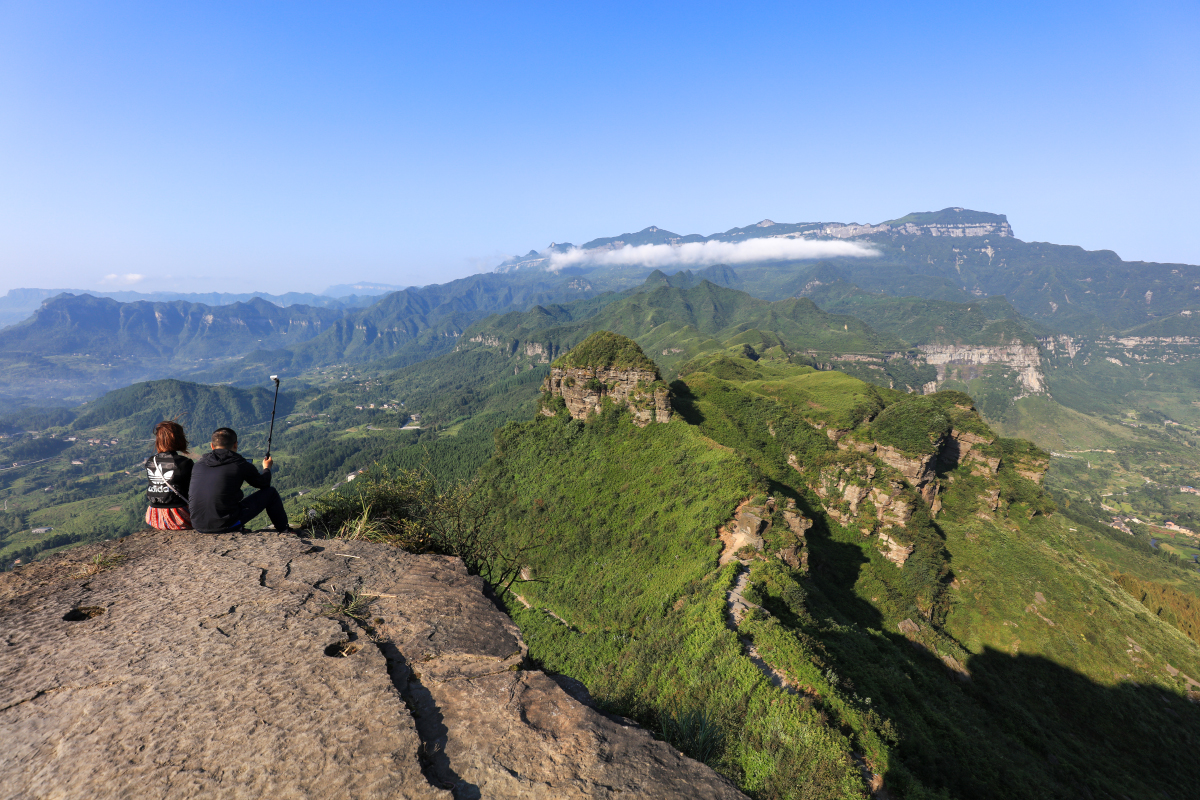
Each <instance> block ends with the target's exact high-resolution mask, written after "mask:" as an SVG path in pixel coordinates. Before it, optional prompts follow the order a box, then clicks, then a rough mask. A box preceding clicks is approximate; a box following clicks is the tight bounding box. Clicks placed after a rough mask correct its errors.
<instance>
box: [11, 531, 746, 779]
mask: <svg viewBox="0 0 1200 800" xmlns="http://www.w3.org/2000/svg"><path fill="white" fill-rule="evenodd" d="M97 557H99V558H100V560H101V563H100V564H97V563H95V559H96V558H97ZM99 567H103V568H102V569H98V568H99ZM97 570H98V571H97ZM88 572H92V573H94V574H85V573H88ZM0 631H2V632H3V634H2V635H3V636H4V643H3V647H2V648H0V737H2V741H3V743H4V744H3V748H2V752H0V798H33V797H37V798H80V797H90V798H100V797H131V798H132V797H163V798H177V797H206V798H208V797H216V798H242V797H245V798H261V797H269V798H271V799H272V800H285V799H286V798H313V797H331V798H332V797H338V798H427V797H428V798H434V797H437V798H451V797H457V798H475V797H488V798H491V797H513V798H560V797H595V798H607V797H664V798H665V797H679V798H684V797H687V798H699V797H710V798H735V797H742V795H741V794H740V793H739V792H738V791H737V790H736V789H735V788H734V787H733V786H732V784H730V783H729V782H727V781H726V780H724V779H723V778H721V777H720V776H719V775H717V774H716V773H715V772H713V771H712V770H711V769H709V768H708V767H707V766H705V765H703V764H700V763H698V762H696V761H693V760H691V759H689V758H687V757H685V756H683V755H682V754H680V753H679V752H678V751H677V750H675V749H674V748H672V747H671V746H669V745H668V744H666V743H664V742H661V741H657V740H655V739H654V738H653V737H652V736H650V734H649V733H648V732H646V731H645V730H643V729H641V728H639V727H638V726H636V725H633V724H632V723H629V722H626V721H624V720H621V719H618V718H613V717H610V716H607V715H604V714H601V713H599V712H597V711H596V710H594V709H593V708H591V707H589V706H588V705H586V704H585V703H582V702H580V699H583V700H586V692H584V691H582V690H581V687H579V686H576V685H573V684H572V682H571V681H570V680H569V679H564V678H562V677H558V678H551V677H550V676H547V675H545V674H544V673H541V672H538V671H534V670H529V669H525V668H524V666H525V659H524V656H525V647H524V644H523V643H522V641H521V639H520V635H519V633H518V631H517V629H516V627H515V626H514V625H513V623H512V621H511V620H510V619H509V618H508V617H507V616H506V615H504V614H503V613H502V612H500V611H499V610H498V609H497V608H496V607H495V606H494V605H493V604H492V603H491V602H490V601H489V600H488V599H487V598H486V597H485V596H484V594H483V584H482V581H480V579H479V578H477V577H471V576H468V575H467V574H466V571H465V570H464V569H463V566H462V564H461V562H459V561H458V560H457V559H451V558H446V557H441V556H414V555H411V554H408V553H405V552H403V551H400V550H397V549H394V548H391V547H388V546H386V545H378V544H370V543H365V542H347V541H341V540H313V541H310V540H301V539H296V538H294V537H291V536H277V535H273V534H222V535H204V534H196V533H192V532H183V533H171V534H160V533H145V534H137V535H134V536H131V537H128V538H126V539H123V540H120V541H118V542H110V543H104V544H100V545H93V546H90V547H86V548H79V549H75V550H71V551H68V552H67V553H65V554H63V555H60V556H58V557H54V558H51V559H48V560H47V561H45V562H40V563H37V564H34V565H31V566H28V567H24V568H22V569H20V570H18V571H16V572H13V573H6V574H4V575H0ZM564 685H565V686H567V688H568V689H570V690H571V691H570V693H568V691H564V689H563V688H561V687H562V686H564ZM577 698H580V699H577Z"/></svg>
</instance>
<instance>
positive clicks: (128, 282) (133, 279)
mask: <svg viewBox="0 0 1200 800" xmlns="http://www.w3.org/2000/svg"><path fill="white" fill-rule="evenodd" d="M144 280H146V276H145V275H141V274H139V273H137V272H127V273H125V274H124V275H117V274H116V273H113V274H111V275H105V276H104V280H103V281H101V283H107V284H115V285H117V286H133V285H134V284H135V283H140V282H141V281H144Z"/></svg>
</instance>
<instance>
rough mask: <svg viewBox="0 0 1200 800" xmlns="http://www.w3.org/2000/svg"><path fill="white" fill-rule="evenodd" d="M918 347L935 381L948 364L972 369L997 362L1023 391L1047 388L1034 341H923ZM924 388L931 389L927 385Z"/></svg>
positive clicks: (943, 377)
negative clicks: (974, 343)
mask: <svg viewBox="0 0 1200 800" xmlns="http://www.w3.org/2000/svg"><path fill="white" fill-rule="evenodd" d="M918 349H919V350H920V351H921V354H922V355H924V356H925V360H926V361H927V362H928V363H929V364H931V365H933V366H935V367H937V382H938V383H941V382H942V381H944V380H946V373H947V367H948V366H961V367H967V368H971V367H982V366H986V365H989V364H999V365H1001V366H1005V367H1008V368H1010V369H1012V370H1013V371H1014V372H1015V373H1016V375H1017V379H1018V381H1019V382H1020V385H1021V388H1022V389H1023V390H1024V391H1025V392H1026V393H1028V394H1041V393H1043V392H1045V391H1046V376H1045V374H1044V373H1043V372H1042V356H1041V351H1040V350H1039V349H1038V346H1037V345H1034V344H1021V343H1019V342H1014V343H1012V344H1007V345H1002V346H998V347H976V346H970V345H954V344H923V345H920V347H919V348H918ZM968 371H969V369H968ZM970 377H974V376H973V375H972V376H970ZM926 388H927V390H929V391H932V389H929V387H926Z"/></svg>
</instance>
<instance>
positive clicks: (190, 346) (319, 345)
mask: <svg viewBox="0 0 1200 800" xmlns="http://www.w3.org/2000/svg"><path fill="white" fill-rule="evenodd" d="M814 254H820V256H819V257H818V256H817V255H814ZM714 258H726V259H727V260H731V261H733V262H735V263H733V264H730V263H725V262H719V263H711V264H710V263H707V262H709V261H712V260H713V259H714ZM656 266H658V267H660V268H659V269H657V271H656ZM648 281H649V282H650V284H651V285H653V284H654V283H655V282H658V283H665V284H666V285H669V286H672V287H674V288H677V289H683V288H689V287H691V286H695V285H699V284H700V283H701V282H703V281H707V282H708V283H709V284H711V285H713V286H715V287H722V288H725V289H736V290H739V291H740V292H745V293H746V294H748V295H750V296H752V297H756V298H760V299H763V300H779V299H786V298H809V299H810V300H811V301H812V302H813V303H815V307H814V310H815V308H820V309H822V310H824V311H827V312H835V313H841V314H848V315H850V317H853V318H856V319H858V320H860V321H861V322H864V323H866V325H867V326H869V327H870V332H869V334H864V335H865V336H866V339H864V340H863V341H864V342H865V341H867V340H870V341H873V342H876V343H878V342H882V341H883V340H884V339H887V340H888V341H890V342H892V344H890V345H888V347H886V348H884V347H882V346H881V345H880V346H875V345H873V347H874V349H875V350H877V351H879V352H885V351H886V352H889V353H892V352H895V353H898V352H901V351H904V350H905V349H906V348H915V347H924V348H930V347H932V348H939V347H940V348H942V351H939V352H937V353H933V352H929V353H926V357H927V358H929V359H932V360H931V361H929V362H928V363H934V362H937V363H938V364H941V365H942V366H940V367H939V371H938V377H937V380H950V379H951V378H952V377H953V379H954V380H959V379H960V378H961V380H962V381H963V382H965V383H969V381H971V380H976V379H978V378H980V377H981V375H982V372H987V371H988V370H983V369H977V368H976V367H982V366H987V365H989V364H993V363H997V362H996V359H999V363H1000V364H1001V366H1002V367H1003V368H1004V369H1008V370H1011V371H1012V374H1011V375H1010V376H1009V377H1008V378H1006V379H1005V380H1004V381H1001V382H1000V383H999V384H996V386H1001V385H1002V386H1003V388H1001V389H997V391H999V392H1000V394H1001V395H1004V396H1006V397H1008V398H1009V400H1011V398H1012V397H1014V396H1017V395H1019V394H1021V393H1022V392H1035V393H1036V392H1040V391H1045V390H1046V385H1045V381H1044V380H1043V378H1042V377H1039V376H1044V374H1045V372H1046V369H1048V368H1049V367H1048V364H1049V361H1048V359H1051V358H1058V359H1061V358H1062V356H1061V354H1060V355H1055V354H1056V353H1060V352H1066V351H1063V348H1064V347H1065V348H1067V350H1068V351H1071V352H1074V353H1076V354H1077V353H1078V352H1079V351H1080V348H1081V347H1082V348H1087V347H1091V346H1092V345H1095V346H1096V348H1097V353H1099V350H1104V349H1106V348H1107V349H1111V346H1110V344H1106V342H1108V340H1109V339H1110V338H1111V337H1115V336H1118V335H1120V336H1126V335H1135V336H1136V337H1140V338H1139V341H1141V340H1142V339H1146V340H1147V341H1149V339H1155V341H1157V339H1162V338H1163V337H1164V336H1166V335H1167V334H1168V333H1169V334H1170V336H1171V337H1175V339H1178V338H1179V337H1183V338H1184V339H1188V341H1185V342H1182V344H1181V343H1180V341H1172V342H1171V343H1169V345H1170V346H1171V347H1172V348H1175V349H1176V350H1178V349H1179V347H1183V348H1184V349H1185V350H1186V349H1188V348H1189V347H1190V346H1191V345H1190V339H1189V337H1195V336H1198V335H1200V330H1194V329H1195V328H1197V327H1198V326H1200V267H1197V266H1193V265H1184V264H1154V263H1144V262H1126V261H1122V260H1121V259H1120V258H1119V257H1118V256H1117V255H1116V254H1115V253H1113V252H1111V251H1105V250H1101V251H1086V250H1083V249H1081V248H1079V247H1073V246H1066V245H1055V244H1047V243H1041V242H1024V241H1022V240H1020V239H1017V238H1016V237H1015V236H1014V234H1013V231H1012V229H1011V227H1010V226H1009V224H1008V220H1007V219H1006V218H1005V217H1004V215H1001V214H991V213H985V212H978V211H971V210H967V209H963V208H957V207H956V208H948V209H943V210H942V211H937V212H922V213H914V214H908V215H905V216H903V217H899V218H897V219H893V220H888V221H886V222H882V223H879V224H866V225H862V224H857V223H836V222H809V223H777V222H774V221H772V220H762V221H761V222H758V223H755V224H753V225H748V226H745V227H742V228H732V229H730V230H728V231H725V232H723V233H717V234H712V235H710V236H701V235H698V234H690V235H680V234H676V233H673V232H671V231H668V230H664V229H662V228H659V227H657V226H650V227H647V228H645V229H643V230H641V231H639V232H637V233H627V234H622V235H620V236H615V237H602V238H597V239H593V240H591V241H589V242H587V243H585V244H584V245H582V246H575V245H573V244H569V243H552V244H551V245H550V246H549V247H547V248H546V249H544V250H542V251H530V252H529V253H527V254H526V255H525V256H521V257H514V258H512V259H508V260H506V261H505V262H504V263H502V264H501V265H499V266H498V267H497V268H496V270H495V271H494V272H491V273H483V274H479V275H474V276H471V277H468V278H463V279H460V280H455V281H450V282H448V283H445V284H433V285H429V286H424V287H410V288H407V289H403V290H401V291H395V292H389V293H387V294H384V295H383V296H382V297H378V296H376V297H366V296H365V293H366V292H378V291H385V290H386V289H387V288H389V287H387V286H385V285H384V284H376V283H368V282H361V283H357V284H345V285H340V286H331V287H329V289H327V290H326V291H327V292H330V293H335V292H341V291H351V290H352V291H354V292H361V293H362V294H351V295H346V296H343V297H340V298H332V297H328V296H325V295H299V294H289V295H264V296H261V298H260V299H259V300H258V301H257V304H256V302H255V301H253V300H236V301H235V302H233V303H229V301H230V300H232V299H233V298H235V297H243V296H240V295H238V296H235V295H228V294H214V295H211V296H210V297H211V299H213V300H214V302H210V303H195V302H191V301H183V300H171V301H168V305H169V304H170V303H181V304H182V306H188V309H186V310H184V309H183V308H182V306H171V307H170V308H168V307H167V306H162V307H159V306H160V304H161V303H162V302H164V301H155V302H150V301H148V300H146V299H144V297H143V296H141V295H137V294H136V293H112V294H114V295H120V296H121V297H131V299H132V302H125V303H122V302H121V301H120V299H121V298H120V297H113V298H105V303H100V302H99V298H96V297H91V296H87V295H81V296H74V297H72V296H71V295H69V294H68V295H63V296H61V297H57V298H45V297H42V296H40V295H39V293H40V292H43V291H48V290H14V291H12V292H10V293H9V296H8V297H6V298H3V299H0V310H2V309H3V307H4V305H5V303H6V302H7V303H8V304H9V306H10V307H15V306H18V305H20V304H21V303H24V304H26V305H28V304H29V303H30V302H34V301H36V303H37V304H39V306H41V307H40V308H38V309H37V310H36V311H35V312H34V315H33V316H32V317H31V318H30V319H29V320H27V321H26V322H24V323H22V324H20V325H17V326H12V327H10V328H7V329H5V330H3V331H0V352H3V353H5V354H6V355H5V356H4V359H5V361H4V366H5V372H4V378H3V379H2V381H0V395H8V396H9V397H10V398H11V397H13V396H16V395H22V394H36V395H38V396H42V397H50V396H56V397H64V396H65V397H78V398H80V399H82V398H83V397H84V396H95V395H96V394H98V393H99V392H101V391H103V390H105V389H108V388H116V387H117V386H121V385H126V384H127V383H129V382H130V381H131V380H140V379H149V378H160V377H172V376H173V377H185V376H186V377H189V378H191V379H194V380H203V381H209V382H235V383H244V382H248V383H255V382H257V381H258V379H259V378H260V377H261V373H263V371H264V370H267V371H268V372H274V373H285V374H291V375H295V374H298V373H299V372H302V371H304V370H306V369H310V368H313V367H317V366H322V365H330V364H337V363H362V362H367V361H377V360H380V359H386V361H385V362H384V363H383V364H382V366H392V367H399V366H403V365H405V364H410V363H414V362H416V361H420V360H423V359H426V358H430V357H432V356H436V355H438V354H440V353H446V352H449V351H450V350H452V349H453V348H454V347H455V346H456V344H457V343H458V339H459V337H460V336H461V335H462V334H463V333H464V332H465V331H466V330H467V329H468V328H470V327H471V326H472V325H475V324H477V323H480V322H481V321H483V320H484V319H485V318H486V317H488V316H489V315H492V314H504V313H507V312H521V313H524V312H527V311H530V310H531V309H536V308H539V307H541V308H543V309H545V308H550V307H552V306H556V305H561V304H565V303H573V302H576V301H579V300H587V301H589V302H591V301H592V300H596V303H591V305H589V306H588V308H589V309H590V311H589V313H597V312H598V310H599V309H600V308H601V307H602V306H603V305H604V304H605V302H608V301H604V300H601V299H600V298H604V297H605V296H606V294H607V293H611V297H609V300H613V299H616V298H617V297H618V296H619V295H621V294H623V293H624V294H628V293H641V292H646V291H648V288H647V282H648ZM298 298H302V299H305V300H310V299H311V300H312V302H304V303H298V304H292V305H288V306H287V307H286V308H280V305H279V304H281V303H284V302H287V301H289V300H293V299H298ZM900 298H905V299H904V300H903V302H897V301H898V300H899V299H900ZM239 303H240V305H239ZM235 306H236V310H234V309H235ZM797 307H799V306H797ZM219 308H220V309H227V310H226V311H223V312H220V313H218V312H217V311H216V309H219ZM1193 311H1195V312H1197V314H1195V315H1193V314H1192V312H1193ZM318 312H319V313H318ZM539 313H541V312H539ZM572 313H574V312H572ZM147 315H149V316H147ZM156 315H165V316H164V318H163V320H160V319H159V318H158V317H157V316H156ZM209 315H211V316H213V318H214V319H226V320H228V321H229V325H225V326H222V325H213V324H205V323H203V322H202V321H203V320H204V318H205V317H206V316H209ZM168 318H169V319H172V320H178V323H177V324H176V323H174V322H172V323H170V324H168V323H167V322H166V321H164V320H166V319H168ZM597 324H600V323H599V321H598V322H597ZM172 325H176V327H172ZM755 327H762V326H758V325H756V326H755ZM767 327H768V328H769V327H770V326H767ZM613 329H614V330H622V329H623V327H622V326H621V325H618V326H617V327H615V328H613ZM713 332H716V331H715V330H714V331H712V332H710V333H713ZM1125 332H1128V334H1126V333H1125ZM1062 336H1066V337H1068V340H1069V341H1070V342H1071V343H1070V344H1065V343H1062V342H1060V343H1059V344H1057V345H1056V344H1054V341H1057V340H1054V341H1052V340H1053V339H1054V337H1062ZM1147 337H1149V339H1147ZM1156 337H1157V338H1156ZM1197 342H1200V338H1197ZM1137 346H1141V345H1137ZM856 347H857V345H856ZM962 347H968V348H976V350H969V351H962V352H960V350H956V349H954V348H962ZM980 347H982V348H984V349H983V350H978V348H980ZM1056 347H1057V348H1058V349H1057V350H1056V349H1055V348H1056ZM946 348H950V349H949V350H947V349H946ZM997 348H999V349H997ZM661 349H662V348H659V350H661ZM668 349H670V348H668ZM803 349H807V350H812V351H813V356H812V358H814V359H817V360H818V361H820V360H821V359H823V358H827V357H828V356H829V355H842V354H844V352H848V351H845V350H843V351H839V352H834V353H824V354H823V353H821V352H819V351H822V350H823V349H824V350H827V349H828V348H827V347H813V346H808V345H805V346H804V348H803ZM853 349H854V348H853V347H852V348H850V350H853ZM868 349H870V348H868ZM1126 349H1128V348H1126ZM1193 349H1194V348H1193ZM835 350H836V348H835ZM1130 352H1131V353H1132V350H1131V351H1130ZM84 354H86V355H84ZM1177 356H1178V357H1183V358H1186V359H1190V358H1191V357H1192V356H1191V354H1190V351H1189V352H1188V353H1186V354H1184V353H1175V354H1174V355H1173V356H1172V357H1177ZM867 357H868V356H866V355H864V354H863V353H859V354H858V355H856V356H855V358H859V359H861V358H867ZM870 358H876V356H870ZM882 358H883V361H881V362H879V363H876V364H875V366H877V367H880V370H878V371H881V372H883V373H884V374H889V375H892V377H891V378H889V379H888V380H891V381H895V380H899V381H900V382H899V384H898V385H910V383H911V381H912V380H915V379H916V375H915V374H913V375H910V374H908V372H906V371H902V372H903V375H901V374H900V373H895V370H894V369H893V367H895V365H896V364H898V362H895V359H894V358H892V357H891V356H883V357H882ZM889 358H892V360H891V361H888V359H889ZM1069 358H1074V356H1070V357H1069ZM1081 358H1082V359H1084V360H1081V361H1080V362H1079V366H1083V365H1084V363H1085V361H1086V363H1087V364H1091V365H1093V366H1095V365H1096V364H1099V363H1107V364H1111V361H1104V360H1103V359H1096V360H1087V357H1086V356H1083V357H1081ZM1104 358H1106V359H1111V358H1118V355H1117V354H1109V353H1107V352H1105V354H1104ZM956 359H957V360H958V361H962V360H963V359H966V361H967V362H970V361H971V360H972V359H974V360H975V361H976V362H980V363H974V364H968V366H971V369H966V370H957V371H956V370H954V369H947V368H946V366H945V365H946V364H950V363H952V362H955V360H956ZM1121 360H1122V361H1125V360H1128V361H1132V362H1134V363H1136V362H1137V361H1138V358H1136V357H1134V356H1132V355H1130V356H1128V357H1126V358H1123V359H1121ZM822 363H824V362H822ZM830 363H832V362H830ZM889 364H891V365H892V366H889ZM838 368H839V369H841V368H845V369H851V371H853V372H854V373H855V374H858V373H859V372H861V371H862V369H865V367H863V368H861V369H860V368H857V367H850V366H846V363H845V362H843V363H841V365H840V366H838ZM991 371H993V372H994V371H995V370H991ZM893 373H895V374H893ZM921 374H922V375H924V374H925V373H924V372H921ZM1159 379H1161V376H1160V378H1159ZM965 383H964V385H965ZM993 383H995V382H994V381H993ZM1022 387H1023V388H1022ZM914 388H916V387H914ZM959 388H961V387H959ZM998 396H999V395H998ZM1006 402H1007V401H1006ZM988 410H989V411H993V410H994V409H993V408H991V407H988Z"/></svg>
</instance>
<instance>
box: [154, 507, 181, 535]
mask: <svg viewBox="0 0 1200 800" xmlns="http://www.w3.org/2000/svg"><path fill="white" fill-rule="evenodd" d="M146 524H147V525H149V526H150V527H151V528H155V529H157V530H160V531H190V530H191V529H192V515H191V514H189V513H188V510H187V509H186V508H155V507H154V506H149V507H147V508H146Z"/></svg>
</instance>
